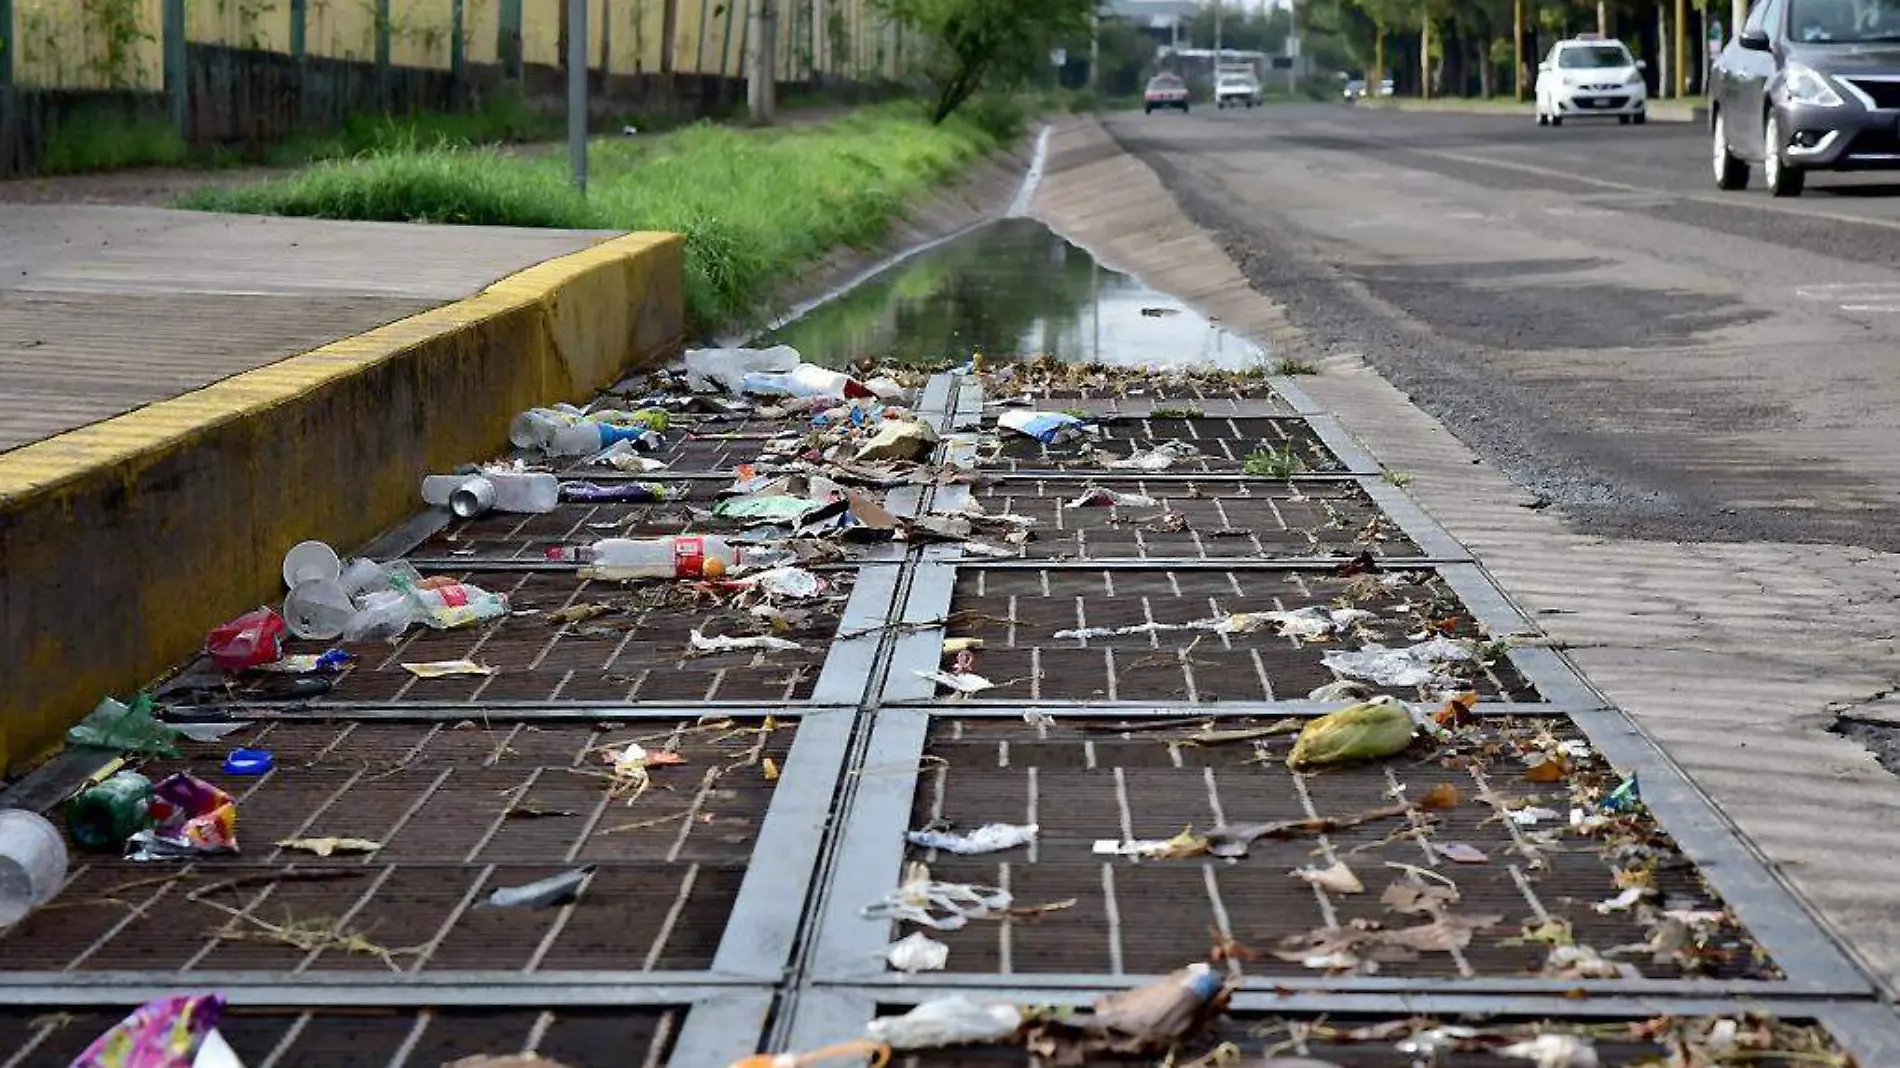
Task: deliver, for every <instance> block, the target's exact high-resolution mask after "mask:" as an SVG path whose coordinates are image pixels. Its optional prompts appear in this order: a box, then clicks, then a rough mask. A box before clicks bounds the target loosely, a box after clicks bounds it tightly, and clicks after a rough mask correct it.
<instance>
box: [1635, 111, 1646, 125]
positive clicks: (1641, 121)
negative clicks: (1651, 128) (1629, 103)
mask: <svg viewBox="0 0 1900 1068" xmlns="http://www.w3.org/2000/svg"><path fill="white" fill-rule="evenodd" d="M1648 122H1649V112H1647V111H1639V112H1637V113H1636V125H1638V126H1643V125H1647V124H1648Z"/></svg>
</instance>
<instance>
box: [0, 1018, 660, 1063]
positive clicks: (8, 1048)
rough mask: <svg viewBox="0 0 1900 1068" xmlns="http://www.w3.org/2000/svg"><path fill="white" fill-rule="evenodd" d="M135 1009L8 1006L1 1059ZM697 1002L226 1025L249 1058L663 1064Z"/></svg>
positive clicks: (62, 1052) (73, 1048)
mask: <svg viewBox="0 0 1900 1068" xmlns="http://www.w3.org/2000/svg"><path fill="white" fill-rule="evenodd" d="M129 1011H130V1009H129V1008H128V1009H124V1010H118V1009H114V1010H111V1011H101V1010H97V1009H87V1010H83V1011H78V1012H33V1013H28V1012H22V1011H19V1010H9V1011H8V1012H6V1013H4V1014H0V1051H4V1052H0V1068H16V1066H17V1068H30V1066H38V1065H48V1066H51V1065H65V1064H69V1063H71V1062H72V1061H73V1060H74V1059H76V1058H77V1057H78V1056H79V1054H81V1053H82V1052H84V1051H85V1049H86V1047H87V1046H88V1045H90V1044H91V1043H92V1041H93V1039H95V1038H97V1037H98V1036H99V1035H100V1034H102V1033H103V1032H104V1031H105V1030H107V1029H108V1028H110V1027H112V1026H114V1025H115V1024H117V1023H118V1022H119V1021H120V1020H122V1019H124V1018H125V1016H126V1014H127V1013H128V1012H129ZM686 1015H687V1012H686V1011H685V1010H682V1009H676V1008H664V1007H652V1008H646V1007H628V1008H616V1009H607V1010H602V1009H558V1010H556V1009H537V1008H515V1009H484V1010H454V1009H449V1010H443V1009H387V1008H375V1007H369V1006H362V1007H336V1008H326V1009H321V1010H317V1011H312V1012H306V1011H299V1010H294V1009H256V1008H249V1007H245V1006H232V1007H229V1008H227V1009H226V1010H225V1013H224V1016H223V1017H222V1019H221V1020H220V1022H219V1025H218V1033H219V1034H221V1035H223V1036H224V1039H225V1041H226V1042H228V1043H230V1045H231V1049H232V1052H234V1053H236V1054H237V1056H238V1058H239V1060H241V1061H242V1062H243V1063H245V1064H246V1065H252V1066H259V1068H262V1066H268V1068H405V1066H406V1068H439V1066H440V1065H443V1064H446V1063H448V1062H450V1061H454V1060H457V1059H459V1058H462V1057H467V1056H471V1055H474V1054H479V1053H489V1054H501V1053H519V1052H534V1053H539V1054H541V1055H542V1056H543V1057H547V1058H550V1059H552V1060H556V1061H559V1062H561V1063H563V1064H566V1065H569V1066H570V1068H621V1066H632V1068H657V1066H659V1065H663V1064H665V1063H667V1058H668V1057H669V1056H670V1055H671V1054H672V1050H673V1046H674V1043H675V1041H676V1040H677V1038H678V1037H679V1033H680V1030H681V1027H682V1025H683V1023H684V1021H685V1018H686Z"/></svg>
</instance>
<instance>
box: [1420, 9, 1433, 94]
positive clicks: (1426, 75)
mask: <svg viewBox="0 0 1900 1068" xmlns="http://www.w3.org/2000/svg"><path fill="white" fill-rule="evenodd" d="M1418 75H1419V78H1418V95H1419V98H1420V99H1421V100H1430V99H1431V98H1432V14H1431V12H1430V11H1426V12H1425V13H1424V15H1423V16H1422V17H1421V18H1420V19H1419V20H1418Z"/></svg>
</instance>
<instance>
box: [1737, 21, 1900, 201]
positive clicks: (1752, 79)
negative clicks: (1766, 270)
mask: <svg viewBox="0 0 1900 1068" xmlns="http://www.w3.org/2000/svg"><path fill="white" fill-rule="evenodd" d="M1709 88H1710V109H1709V110H1710V119H1709V123H1710V134H1711V137H1710V141H1711V147H1712V152H1711V156H1712V158H1713V161H1714V165H1715V184H1716V185H1717V186H1718V187H1720V188H1722V189H1741V188H1743V187H1744V186H1746V185H1747V184H1748V171H1749V167H1750V165H1751V164H1758V165H1760V167H1761V171H1762V178H1763V179H1764V180H1765V181H1766V183H1767V185H1768V191H1769V192H1770V193H1772V194H1774V195H1775V196H1778V197H1792V196H1799V195H1800V194H1801V189H1802V186H1803V185H1805V184H1806V178H1807V172H1809V171H1820V170H1834V171H1854V170H1862V171H1864V170H1892V169H1900V0H1761V2H1759V3H1757V4H1756V5H1755V9H1754V10H1753V11H1751V12H1750V13H1749V15H1748V21H1747V22H1746V23H1744V24H1743V26H1742V32H1741V33H1740V34H1738V35H1737V36H1736V37H1735V39H1734V40H1732V41H1730V42H1729V44H1728V47H1727V48H1725V49H1723V50H1722V55H1721V58H1720V59H1718V60H1717V61H1716V63H1715V69H1714V73H1713V76H1712V78H1711V80H1710V85H1709Z"/></svg>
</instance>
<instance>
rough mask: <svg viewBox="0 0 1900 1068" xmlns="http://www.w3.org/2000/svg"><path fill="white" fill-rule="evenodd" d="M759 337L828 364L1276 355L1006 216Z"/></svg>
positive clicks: (1216, 359) (1223, 364) (1221, 364)
mask: <svg viewBox="0 0 1900 1068" xmlns="http://www.w3.org/2000/svg"><path fill="white" fill-rule="evenodd" d="M1157 311H1159V313H1160V314H1156V312H1157ZM753 344H760V345H777V344H785V345H791V346H792V347H794V348H796V349H798V351H799V352H800V353H801V354H803V355H804V357H805V358H806V359H808V360H811V361H812V362H814V363H824V364H831V365H839V364H843V363H846V362H849V361H852V360H856V359H859V358H863V357H869V358H872V359H877V360H886V359H890V360H895V361H898V362H902V363H925V364H935V363H940V362H942V361H945V360H961V359H964V358H966V357H968V356H969V355H970V354H972V353H979V352H980V353H982V354H983V355H984V357H985V358H988V359H1013V358H1017V357H1030V356H1039V355H1051V356H1056V357H1058V358H1060V359H1063V360H1067V361H1069V362H1073V363H1103V364H1111V365H1117V366H1133V367H1193V366H1203V367H1218V368H1223V369H1228V370H1243V369H1246V368H1250V367H1256V366H1259V365H1260V364H1262V363H1264V362H1265V361H1266V359H1267V354H1266V352H1265V350H1263V349H1262V348H1261V347H1260V346H1258V345H1255V344H1253V343H1252V342H1250V341H1247V340H1245V339H1243V338H1241V337H1239V336H1237V335H1235V334H1232V333H1229V332H1228V331H1226V330H1223V329H1221V328H1220V327H1219V326H1217V325H1215V324H1214V323H1211V322H1209V321H1208V320H1207V319H1206V318H1204V317H1202V316H1201V315H1199V314H1197V313H1195V312H1194V311H1192V310H1191V309H1189V308H1188V307H1187V306H1186V305H1184V304H1182V303H1181V302H1180V301H1178V300H1175V299H1174V298H1172V297H1169V296H1166V295H1164V294H1161V293H1157V292H1155V291H1154V290H1152V289H1149V288H1148V287H1147V286H1144V285H1142V284H1141V283H1140V282H1138V281H1136V280H1135V279H1133V278H1131V277H1129V276H1128V275H1125V274H1121V273H1120V272H1117V271H1111V270H1109V269H1108V268H1106V267H1103V266H1102V265H1101V264H1100V263H1097V262H1096V260H1095V257H1093V256H1091V255H1089V253H1088V252H1086V251H1084V250H1083V249H1081V248H1078V247H1076V246H1075V245H1072V244H1070V243H1069V242H1068V241H1066V240H1064V239H1063V238H1062V237H1061V236H1060V235H1058V234H1056V233H1055V232H1054V231H1052V230H1050V229H1049V228H1048V227H1046V226H1044V225H1043V224H1042V223H1039V222H1036V221H1035V220H1033V219H1002V220H999V221H997V222H994V223H990V224H987V225H985V226H982V227H980V228H978V229H975V230H972V231H970V232H969V233H967V234H964V235H962V236H960V237H957V238H955V239H953V240H950V241H946V242H944V243H943V244H941V245H938V246H937V247H935V248H932V249H929V250H927V251H925V252H923V253H920V254H918V255H917V256H914V257H912V258H910V259H908V260H905V261H903V262H902V263H899V264H897V265H895V266H893V267H891V268H889V269H888V270H885V271H883V272H881V273H879V274H876V275H873V276H872V277H871V278H869V279H867V280H865V281H864V282H863V283H861V284H859V285H858V286H856V287H855V288H853V289H851V290H849V291H847V292H845V293H842V294H839V295H838V296H837V297H835V298H834V299H832V300H830V301H827V302H825V303H823V304H820V305H819V306H818V307H816V308H813V309H812V310H811V311H809V312H807V313H806V314H805V315H804V316H803V317H801V318H799V319H797V320H794V321H793V322H790V323H787V324H785V325H783V326H781V327H780V328H779V329H777V330H774V331H772V332H771V333H769V334H767V335H765V336H764V337H762V338H759V339H757V340H756V341H754V342H753Z"/></svg>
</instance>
